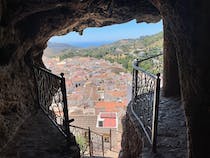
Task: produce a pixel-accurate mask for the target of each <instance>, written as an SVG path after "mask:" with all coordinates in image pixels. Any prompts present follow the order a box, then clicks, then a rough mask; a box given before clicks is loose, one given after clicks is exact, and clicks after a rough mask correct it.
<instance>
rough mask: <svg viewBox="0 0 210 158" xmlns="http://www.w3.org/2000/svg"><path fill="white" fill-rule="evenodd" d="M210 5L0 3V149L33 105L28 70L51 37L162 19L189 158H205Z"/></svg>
mask: <svg viewBox="0 0 210 158" xmlns="http://www.w3.org/2000/svg"><path fill="white" fill-rule="evenodd" d="M209 6H210V4H209V1H199V0H133V1H131V0H106V1H105V0H16V1H14V0H0V52H1V53H0V73H1V76H0V87H1V89H0V91H1V93H0V101H1V103H0V104H1V109H0V122H1V124H0V129H1V130H0V131H1V132H0V137H1V138H2V139H1V140H0V146H2V145H4V144H5V143H6V142H7V141H8V139H10V138H11V136H12V135H14V133H15V128H18V126H19V125H20V124H21V122H23V120H24V119H25V118H26V117H27V115H30V111H31V109H34V107H35V105H37V104H36V99H35V98H36V97H35V96H36V95H35V92H34V82H33V74H32V70H31V68H30V66H29V65H30V63H32V61H33V62H34V63H36V64H39V65H43V63H42V61H41V57H42V53H43V49H44V48H45V47H46V42H47V40H48V39H49V38H50V37H51V36H53V35H59V34H65V33H67V32H70V31H73V30H75V31H78V32H81V33H82V30H84V29H85V28H86V27H93V26H96V27H100V26H105V25H110V24H113V23H122V22H126V21H129V20H131V19H137V21H138V22H142V21H146V22H157V21H158V20H160V16H161V18H162V19H163V20H164V21H165V22H166V23H167V27H166V29H167V28H170V30H171V31H170V33H171V35H169V36H171V37H172V38H168V39H172V40H173V42H172V43H173V44H172V45H175V53H174V54H175V55H173V56H174V57H173V58H177V64H178V73H177V75H179V83H180V90H181V97H182V102H183V105H184V108H185V114H186V119H187V126H188V132H189V133H188V135H189V149H190V150H189V151H190V152H189V157H191V158H197V157H210V150H209V142H210V135H209V133H210V126H208V125H209V124H210V110H209V109H210V99H209V96H210V91H209V89H210V82H209V81H208V80H209V78H210V72H209V61H210V56H209V53H208V52H209V51H208V50H209V34H210V30H209V28H210V22H209V19H210V12H209ZM168 50H170V49H168ZM175 63H176V62H175ZM169 72H170V71H169ZM166 75H167V74H166ZM169 76H173V75H169ZM169 76H168V77H169ZM176 78H177V77H176ZM170 79H171V80H173V78H170ZM178 85H179V84H178ZM166 87H167V86H166ZM13 107H14V108H13ZM2 108H3V109H2ZM14 109H18V111H19V112H15V110H14ZM32 111H33V110H32ZM16 113H17V114H16ZM9 129H10V130H9Z"/></svg>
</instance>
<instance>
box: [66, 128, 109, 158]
mask: <svg viewBox="0 0 210 158" xmlns="http://www.w3.org/2000/svg"><path fill="white" fill-rule="evenodd" d="M69 126H70V128H71V127H73V128H72V129H71V131H72V133H73V134H74V135H75V136H76V140H77V138H79V139H81V138H83V139H84V140H85V144H86V146H85V151H81V152H82V153H81V154H83V155H89V156H98V154H95V153H94V152H96V150H94V149H95V148H96V149H97V152H99V149H98V148H100V150H101V154H102V156H103V157H104V150H105V149H104V136H103V135H102V134H99V133H97V132H95V131H93V130H91V129H90V128H83V127H79V126H75V125H69ZM100 142H101V143H100ZM78 143H80V142H78ZM110 143H111V142H110ZM79 145H80V146H83V148H84V144H79ZM85 153H86V154H85Z"/></svg>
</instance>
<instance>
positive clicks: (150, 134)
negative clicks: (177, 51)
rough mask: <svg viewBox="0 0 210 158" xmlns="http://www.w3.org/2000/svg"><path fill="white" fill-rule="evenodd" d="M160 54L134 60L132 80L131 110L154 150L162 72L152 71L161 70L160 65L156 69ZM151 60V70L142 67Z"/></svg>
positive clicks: (154, 150)
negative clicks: (155, 73)
mask: <svg viewBox="0 0 210 158" xmlns="http://www.w3.org/2000/svg"><path fill="white" fill-rule="evenodd" d="M161 55H162V54H158V55H155V56H152V57H149V58H146V59H143V60H134V61H133V81H132V102H133V103H132V105H131V110H132V112H133V114H134V116H135V117H136V118H137V120H138V122H139V123H140V125H141V127H142V129H143V131H144V133H145V136H146V138H147V140H148V142H149V143H150V144H151V145H152V151H153V152H156V144H157V143H156V139H157V126H158V106H159V96H160V73H157V75H154V74H153V73H152V72H158V71H160V70H161V68H162V67H161V66H160V65H158V66H156V68H157V69H158V70H155V68H154V67H155V64H154V63H153V62H154V61H155V62H156V63H158V62H159V60H157V59H156V60H155V58H157V57H160V56H161ZM149 60H151V61H150V65H151V64H154V65H153V67H151V69H150V70H151V72H149V71H146V70H145V69H143V68H142V67H143V66H145V65H144V64H143V62H148V61H149ZM146 67H147V66H146Z"/></svg>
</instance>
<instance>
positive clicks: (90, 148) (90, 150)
mask: <svg viewBox="0 0 210 158" xmlns="http://www.w3.org/2000/svg"><path fill="white" fill-rule="evenodd" d="M88 143H89V154H90V156H93V153H92V152H93V151H92V145H91V131H90V127H88Z"/></svg>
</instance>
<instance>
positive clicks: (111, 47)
mask: <svg viewBox="0 0 210 158" xmlns="http://www.w3.org/2000/svg"><path fill="white" fill-rule="evenodd" d="M49 48H50V47H49ZM162 48H163V32H160V33H157V34H155V35H151V36H142V37H140V38H137V39H123V40H119V41H117V42H114V43H112V44H107V45H103V46H100V47H94V48H75V47H71V48H68V49H64V48H63V50H62V51H61V52H59V53H57V54H56V53H54V56H59V57H60V59H61V60H63V59H66V58H71V57H74V56H83V57H94V58H103V59H106V60H109V61H110V62H117V63H120V64H122V65H123V67H124V68H126V69H127V70H129V71H131V62H132V61H133V59H135V58H139V59H143V58H146V57H148V56H151V55H155V54H159V53H160V52H161V51H162ZM45 55H46V56H47V54H45Z"/></svg>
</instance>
